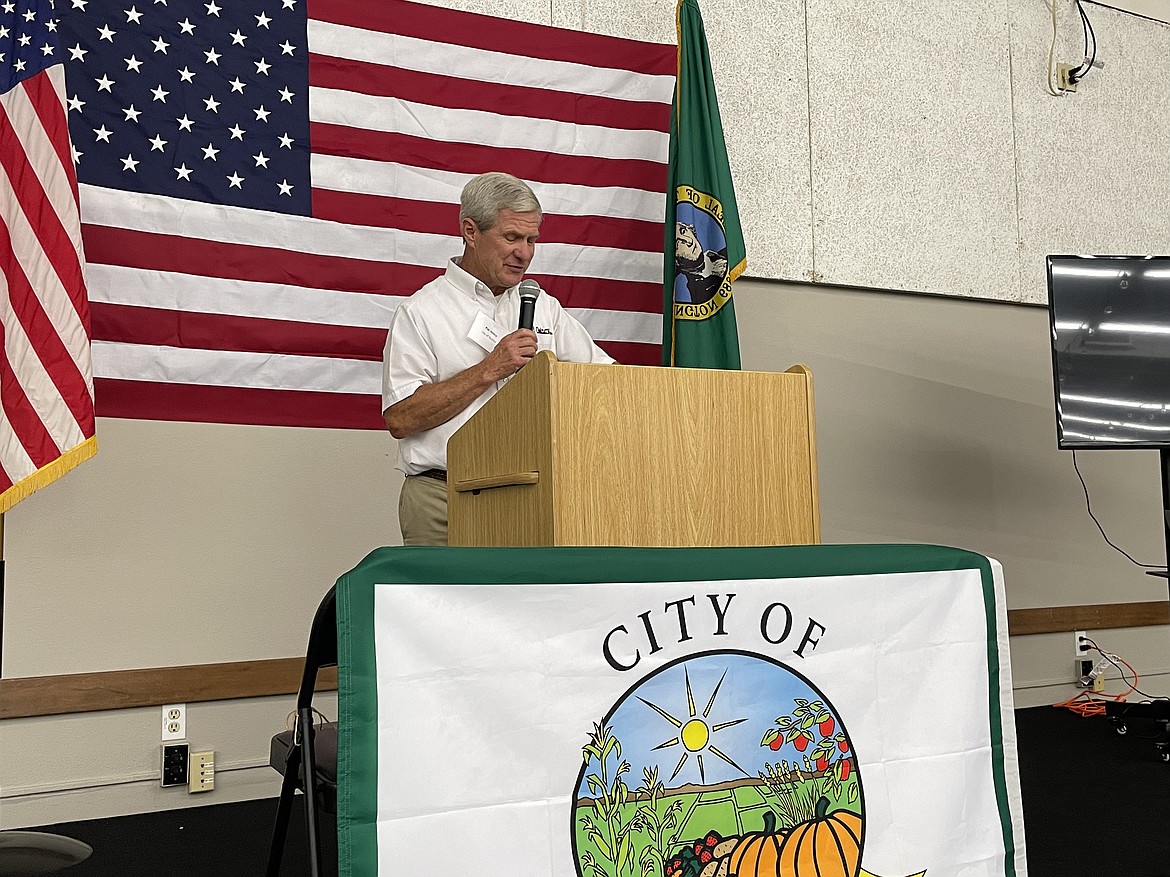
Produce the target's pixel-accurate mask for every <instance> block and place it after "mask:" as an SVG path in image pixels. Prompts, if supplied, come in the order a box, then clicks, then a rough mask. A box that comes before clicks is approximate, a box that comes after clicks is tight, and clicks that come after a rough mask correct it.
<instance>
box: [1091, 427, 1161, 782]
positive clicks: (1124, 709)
mask: <svg viewBox="0 0 1170 877" xmlns="http://www.w3.org/2000/svg"><path fill="white" fill-rule="evenodd" d="M1158 460H1159V463H1160V464H1161V469H1162V535H1163V537H1164V538H1165V540H1166V559H1167V562H1168V563H1170V449H1167V448H1160V449H1159V450H1158ZM1146 575H1149V576H1160V577H1162V578H1167V574H1166V570H1164V569H1162V570H1147V571H1146ZM1168 585H1170V582H1168ZM1105 715H1107V716H1109V718H1110V720H1111V721H1112V722H1113V725H1114V727H1115V728H1116V729H1117V733H1118V734H1125V733H1127V731H1128V730H1129V727H1128V724H1127V723H1128V722H1129V720H1131V719H1141V720H1152V721H1154V722H1158V723H1160V724H1161V725H1162V729H1161V731H1162V732H1161V734H1160V736H1159V737H1158V740H1157V741H1156V742H1155V743H1154V746H1155V747H1157V749H1158V754H1159V755H1161V757H1162V760H1163V761H1166V762H1170V699H1168V698H1160V699H1157V700H1148V701H1144V702H1138V703H1121V702H1116V701H1110V702H1108V703H1106V704H1105Z"/></svg>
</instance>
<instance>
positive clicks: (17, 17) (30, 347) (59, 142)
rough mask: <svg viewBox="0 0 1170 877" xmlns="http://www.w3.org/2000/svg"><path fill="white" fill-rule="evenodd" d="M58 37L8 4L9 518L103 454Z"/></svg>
mask: <svg viewBox="0 0 1170 877" xmlns="http://www.w3.org/2000/svg"><path fill="white" fill-rule="evenodd" d="M57 25H58V22H57V21H56V19H55V18H54V14H53V9H52V6H51V5H50V4H49V2H48V0H41V2H29V0H20V2H12V0H8V2H4V3H2V4H0V168H2V169H3V173H0V261H2V262H3V289H2V290H0V292H2V294H3V301H2V302H0V331H2V333H3V335H2V338H3V351H2V355H0V513H3V512H5V511H7V510H8V509H9V508H11V507H12V506H13V505H14V504H15V503H16V502H18V501H19V500H21V499H23V498H24V497H26V496H27V495H28V494H29V493H31V492H32V491H34V490H36V489H37V488H38V487H42V486H44V485H45V484H48V483H49V482H51V481H53V480H54V479H56V478H57V477H59V476H60V475H61V474H63V473H64V472H66V471H68V470H69V469H71V468H72V467H73V466H76V465H77V464H78V463H80V462H81V461H83V460H85V459H87V458H89V457H91V456H93V454H94V452H95V451H96V450H97V442H96V439H95V438H94V409H93V379H92V375H91V370H90V344H89V308H88V304H87V302H86V296H85V281H84V278H83V275H82V265H83V261H84V260H83V258H82V255H81V230H80V220H79V218H78V211H77V181H76V178H75V177H74V174H73V163H72V162H71V161H70V157H69V132H68V129H67V127H66V122H65V101H64V93H65V76H64V70H63V68H62V66H61V52H60V48H59V40H58V36H57Z"/></svg>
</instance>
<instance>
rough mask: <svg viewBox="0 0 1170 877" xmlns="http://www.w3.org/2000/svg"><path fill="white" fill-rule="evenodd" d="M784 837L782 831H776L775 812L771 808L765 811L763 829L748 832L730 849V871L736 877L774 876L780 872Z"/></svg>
mask: <svg viewBox="0 0 1170 877" xmlns="http://www.w3.org/2000/svg"><path fill="white" fill-rule="evenodd" d="M784 839H785V837H784V833H783V832H779V831H776V814H774V813H773V812H772V811H771V810H769V811H767V812H765V813H764V830H763V831H752V832H748V833H747V834H745V835H744V836H743V837H742V838H740V840H739V843H737V844H736V845H735V849H733V850H732V851H731V858H730V860H729V871H730V873H732V874H736V875H738V877H755V875H763V874H767V875H770V877H775V875H777V874H779V873H780V870H779V862H780V850H781V848H782V847H783V845H784Z"/></svg>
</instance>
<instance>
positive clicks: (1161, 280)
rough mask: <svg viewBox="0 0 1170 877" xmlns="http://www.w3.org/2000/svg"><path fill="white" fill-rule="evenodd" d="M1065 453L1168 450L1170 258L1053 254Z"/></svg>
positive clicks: (1051, 303)
mask: <svg viewBox="0 0 1170 877" xmlns="http://www.w3.org/2000/svg"><path fill="white" fill-rule="evenodd" d="M1048 313H1049V320H1050V324H1051V327H1052V367H1053V374H1054V385H1055V388H1056V426H1057V440H1058V443H1059V445H1060V447H1061V448H1066V449H1080V448H1164V447H1170V256H1049V257H1048Z"/></svg>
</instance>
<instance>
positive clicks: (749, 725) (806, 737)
mask: <svg viewBox="0 0 1170 877" xmlns="http://www.w3.org/2000/svg"><path fill="white" fill-rule="evenodd" d="M572 814H573V815H572V833H573V853H574V857H575V860H576V866H577V873H578V875H580V877H757V875H769V877H779V875H791V877H801V875H819V877H856V875H858V874H859V873H860V867H861V864H860V863H861V851H862V847H863V842H864V815H865V814H864V807H863V796H862V786H861V777H860V773H859V771H858V770H857V762H856V759H855V757H854V754H853V748H852V742H851V740H850V738H849V735H848V733H847V731H846V729H845V724H844V722H843V721H842V717H841V716H839V715H838V714H837V712H836V710H835V709H834V708H833V706H832V704H831V703H830V702H829V701H828V699H826V698H825V697H824V696H823V694H822V693H821V692H820V691H818V690H817V688H816V687H815V686H814V685H813V684H812V682H810V681H809V680H808V679H807V678H806V677H804V676H803V675H801V674H800V673H798V672H796V671H795V670H793V669H791V668H790V667H788V666H786V665H784V664H782V663H780V662H778V661H774V660H772V659H770V658H767V657H764V656H762V655H757V654H752V653H748V652H739V651H720V652H705V653H701V654H697V655H692V656H689V657H687V658H685V659H682V660H679V661H676V662H674V663H672V664H669V665H667V666H665V667H662V668H660V669H658V670H656V671H655V672H654V673H652V674H650V675H648V676H646V677H644V678H642V679H641V680H639V681H638V683H637V684H636V685H635V686H634V687H632V688H631V689H630V690H629V691H627V692H626V694H625V695H624V696H623V697H622V698H621V700H619V701H618V703H616V704H615V705H614V707H613V709H612V710H611V711H610V713H609V714H608V715H606V716H605V717H604V718H603V719H601V720H600V721H598V722H597V723H595V725H594V727H593V729H592V730H591V731H590V732H589V735H588V741H587V742H586V743H585V745H584V746H583V747H582V769H581V772H580V775H579V776H578V781H577V788H576V794H575V802H574V806H573V809H572Z"/></svg>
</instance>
